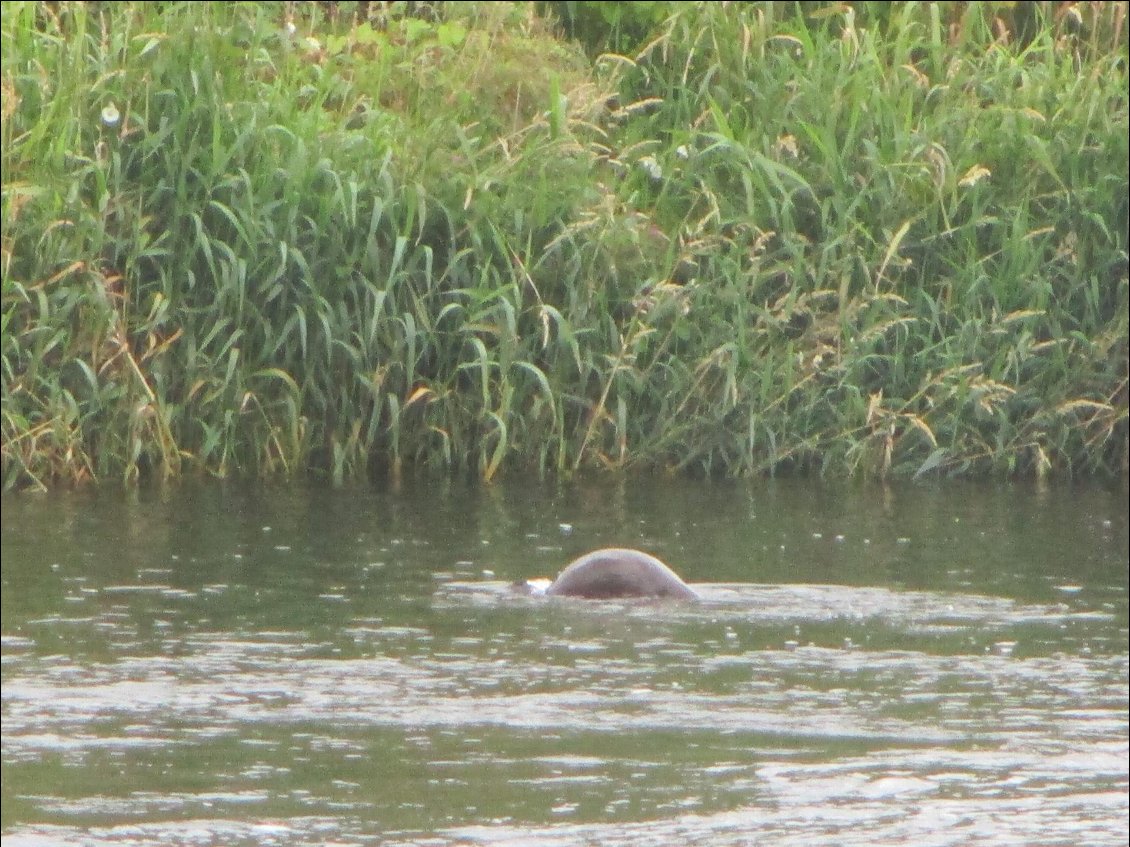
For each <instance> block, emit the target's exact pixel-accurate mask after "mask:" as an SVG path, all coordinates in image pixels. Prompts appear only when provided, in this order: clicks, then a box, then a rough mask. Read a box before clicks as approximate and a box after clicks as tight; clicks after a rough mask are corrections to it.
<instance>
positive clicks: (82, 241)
mask: <svg viewBox="0 0 1130 847" xmlns="http://www.w3.org/2000/svg"><path fill="white" fill-rule="evenodd" d="M345 5H347V4H343V6H345ZM580 5H582V6H583V5H584V4H580ZM663 6H664V4H650V6H649V11H648V14H649V15H650V16H651V17H649V18H648V22H647V23H648V26H649V27H650V28H649V29H648V30H647V32H648V35H647V38H645V39H644V40H643V41H642V42H641V43H640V45H639V47H638V49H636V50H634V51H632V52H631V54H630V55H613V54H601V53H600V52H599V49H592V48H593V47H594V45H593V44H592V43H589V44H588V45H587V46H588V47H589V52H588V55H586V54H585V53H584V52H582V50H581V49H580V47H578V46H577V45H574V44H570V43H569V42H568V41H566V40H565V39H564V38H563V37H562V35H561V34H560V33H559V31H558V30H557V29H556V28H555V26H554V24H553V22H552V21H551V20H548V19H546V18H543V17H541V16H540V15H539V14H538V11H537V9H536V8H535V7H534V6H532V5H528V4H511V3H489V4H488V3H482V4H477V3H470V4H451V5H450V6H445V7H442V10H441V13H440V15H439V16H438V17H437V18H430V19H416V18H410V17H405V16H404V15H403V14H402V13H400V12H396V11H395V6H394V7H392V8H393V11H389V10H388V9H387V8H386V7H376V6H374V7H373V9H372V10H371V11H370V15H371V16H372V17H371V18H369V19H362V20H354V19H352V18H349V17H348V16H347V15H340V16H338V17H335V18H332V19H328V18H325V17H324V16H323V15H322V13H321V12H320V11H319V7H317V6H313V5H311V6H294V7H290V6H287V5H285V4H272V3H254V4H208V3H203V4H196V3H191V4H176V3H165V4H158V5H156V6H154V5H151V4H142V3H120V4H82V3H60V4H56V5H52V6H48V5H44V4H35V3H20V2H12V3H6V4H4V9H3V27H2V39H3V40H2V43H0V47H2V50H3V59H2V68H3V103H4V105H3V128H2V136H3V150H2V165H3V207H2V216H3V217H2V220H3V268H2V271H3V326H2V328H3V341H2V354H3V414H2V427H3V468H2V472H3V485H4V487H5V488H6V489H10V488H16V487H23V486H28V485H48V484H51V483H52V482H53V481H75V482H77V481H83V480H88V479H93V478H98V479H124V480H136V479H138V478H139V477H140V476H143V475H151V476H175V475H178V474H182V473H190V472H197V473H199V472H203V473H209V474H216V475H221V476H225V475H232V474H258V475H273V474H296V473H302V472H306V471H307V470H309V469H314V470H316V471H318V472H321V473H325V474H328V475H330V476H331V477H333V478H334V479H337V480H341V479H344V478H346V477H352V476H358V475H364V474H383V473H394V474H395V473H400V472H401V470H402V469H407V468H432V469H438V470H443V471H449V470H456V471H460V472H468V473H473V474H476V475H478V476H480V477H482V478H484V479H488V480H489V479H492V478H495V477H497V476H498V475H500V474H503V473H506V472H509V473H528V472H535V473H542V474H545V473H555V474H569V473H573V472H576V471H580V470H584V469H588V468H629V467H638V468H664V469H672V470H681V471H686V472H692V473H705V474H730V475H745V474H758V473H773V472H780V471H784V470H790V471H818V472H821V473H825V474H830V475H851V474H867V475H876V476H888V475H895V476H911V475H923V474H977V475H986V474H989V475H1036V476H1044V475H1047V474H1056V475H1080V474H1092V473H1097V474H1117V473H1125V472H1126V469H1127V461H1128V455H1130V450H1128V434H1127V433H1128V429H1127V370H1128V364H1127V362H1128V343H1127V340H1128V326H1127V324H1128V317H1127V312H1128V282H1127V227H1128V203H1127V194H1128V190H1130V180H1128V173H1127V160H1128V141H1127V139H1128V135H1130V120H1128V109H1127V85H1128V79H1127V65H1128V59H1127V34H1126V9H1127V5H1126V4H1125V3H1110V4H1095V5H1090V6H1079V7H1074V8H1073V9H1071V10H1068V12H1064V11H1063V9H1062V8H1061V7H1056V6H1053V5H1050V4H1037V5H1035V6H1032V7H1031V15H1032V17H1031V19H1026V20H1025V21H1021V20H1020V19H1019V17H1018V16H1019V12H1018V10H1017V8H1014V6H1015V4H971V5H969V6H965V5H963V4H956V5H954V4H951V5H944V6H938V5H936V4H899V5H896V6H892V7H888V6H887V4H869V3H857V4H854V6H853V7H847V6H844V7H826V8H825V7H819V6H817V7H812V6H806V7H804V8H805V10H806V11H804V12H801V11H798V9H796V8H793V7H787V6H783V5H781V4H737V5H731V6H728V7H726V8H722V7H720V6H719V5H717V4H709V3H707V4H670V7H669V9H667V14H666V16H663V15H660V14H657V9H658V10H659V11H663V9H662V7H663ZM288 8H293V9H295V10H296V11H297V12H298V13H301V15H302V17H299V18H295V19H293V20H292V21H288V20H287V18H286V14H287V9H288ZM813 8H815V13H812V11H811V10H812V9H813ZM1024 8H1026V9H1027V8H1028V7H1024ZM845 10H846V11H845ZM653 20H654V21H656V22H657V23H652V21H653ZM288 23H289V24H292V25H293V32H291V31H290V29H289V28H288ZM618 38H619V39H620V41H621V42H622V40H623V39H622V37H620V36H618ZM595 46H596V47H597V48H599V44H597V45H595ZM590 57H591V58H590Z"/></svg>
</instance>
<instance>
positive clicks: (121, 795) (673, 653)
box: [0, 479, 1130, 847]
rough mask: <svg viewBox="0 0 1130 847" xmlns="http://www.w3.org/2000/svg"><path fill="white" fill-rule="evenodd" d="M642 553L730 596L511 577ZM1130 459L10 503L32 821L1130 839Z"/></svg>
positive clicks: (102, 836) (16, 729)
mask: <svg viewBox="0 0 1130 847" xmlns="http://www.w3.org/2000/svg"><path fill="white" fill-rule="evenodd" d="M607 545H618V546H639V547H643V548H645V549H648V550H650V551H651V552H654V553H656V554H657V555H659V556H660V557H661V558H663V559H665V560H666V561H668V562H670V563H671V564H672V565H673V566H674V567H675V568H676V569H677V570H679V571H680V572H681V573H682V574H683V575H684V576H685V577H686V578H687V579H688V581H691V582H695V583H703V585H701V586H700V589H701V593H702V594H703V597H704V601H703V602H702V603H701V604H698V605H679V604H654V603H641V602H635V603H626V602H619V603H592V602H584V601H567V600H566V601H561V600H557V601H546V600H536V599H532V598H524V597H517V596H514V595H512V594H511V593H510V592H509V591H507V589H506V587H505V586H506V583H507V582H509V581H510V580H513V579H517V578H519V577H530V576H538V575H548V576H552V575H553V574H554V573H556V571H557V570H558V569H559V568H560V566H561V565H562V564H564V562H566V561H567V560H568V559H570V558H572V557H573V556H575V555H577V554H579V553H582V552H584V551H587V550H589V549H592V548H594V547H599V546H607ZM1127 556H1128V528H1127V495H1126V490H1125V487H1124V486H1115V488H1114V489H1102V488H1097V487H1085V488H1066V487H1065V488H1052V489H1050V490H1046V491H1037V490H1034V489H1031V488H1028V487H1003V486H1002V487H980V486H975V485H971V484H955V485H944V486H930V487H926V486H905V487H893V488H880V487H863V486H842V487H832V486H828V485H820V484H815V483H812V482H792V481H785V482H774V483H769V482H759V483H756V484H751V485H743V484H705V483H687V482H681V483H675V482H671V481H666V480H650V479H649V480H641V481H636V482H628V483H601V484H579V485H576V486H571V487H568V488H564V489H556V488H552V487H536V486H534V487H530V486H521V487H519V486H514V485H508V486H498V487H493V488H487V489H482V488H479V489H475V488H467V487H461V486H457V485H440V484H423V483H415V484H406V485H405V486H404V488H403V489H402V490H401V491H399V492H395V493H394V492H376V491H373V490H367V489H354V490H348V491H332V490H326V489H319V488H301V487H295V488H286V487H283V488H280V487H274V488H272V487H238V486H225V485H221V484H211V485H186V486H183V487H178V488H176V489H173V490H171V491H170V492H167V493H164V494H161V493H159V492H153V493H144V492H143V493H140V494H133V495H130V494H123V493H121V492H118V491H115V490H102V491H98V492H80V493H70V494H53V495H46V496H36V495H28V496H20V497H9V498H6V499H5V500H4V501H3V549H2V566H3V594H2V598H3V599H2V602H3V680H2V682H3V685H2V694H3V796H2V807H0V808H2V812H0V815H2V824H3V838H4V844H5V847H8V845H54V844H82V845H108V844H113V845H193V846H194V847H196V846H197V845H232V844H249V845H250V844H257V845H258V844H263V845H321V844H337V845H352V844H364V845H369V844H382V845H384V844H395V845H408V844H415V845H457V844H458V845H470V844H488V845H503V844H504V845H525V844H550V845H573V844H594V845H595V844H612V845H670V844H701V845H739V844H752V843H757V844H774V845H793V844H796V845H802V844H804V845H809V844H818V845H851V844H862V845H875V844H896V843H904V844H922V845H959V844H960V845H964V844H977V845H1035V844H1062V845H1076V844H1088V845H1107V844H1110V845H1125V844H1126V843H1127V838H1128V825H1127V813H1128V807H1130V803H1128V776H1127V774H1128V767H1127V754H1128V714H1127V710H1128V634H1127V614H1128V613H1127V609H1128V577H1127Z"/></svg>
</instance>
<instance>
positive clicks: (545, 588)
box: [514, 547, 699, 600]
mask: <svg viewBox="0 0 1130 847" xmlns="http://www.w3.org/2000/svg"><path fill="white" fill-rule="evenodd" d="M547 583H548V584H547ZM514 587H515V588H518V589H520V590H524V591H526V592H528V593H531V594H545V595H547V596H549V597H581V598H584V599H586V600H606V599H613V598H618V597H664V598H672V599H676V600H697V599H699V597H698V594H696V593H695V592H694V590H693V589H692V588H691V587H690V586H689V585H687V584H686V583H685V582H683V580H682V579H680V577H679V575H678V574H677V573H675V572H674V571H673V570H671V569H670V568H669V567H667V565H665V564H663V562H661V561H659V559H657V558H655V557H654V556H650V555H648V554H647V553H644V552H641V551H639V550H630V549H626V548H619V547H610V548H607V549H604V550H594V551H593V552H591V553H586V554H585V555H584V556H581V557H580V558H579V559H574V560H573V561H572V562H570V563H569V564H568V565H567V566H566V567H565V569H564V570H563V571H561V573H560V574H558V575H557V579H555V580H553V582H548V580H520V581H519V582H516V583H514Z"/></svg>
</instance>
